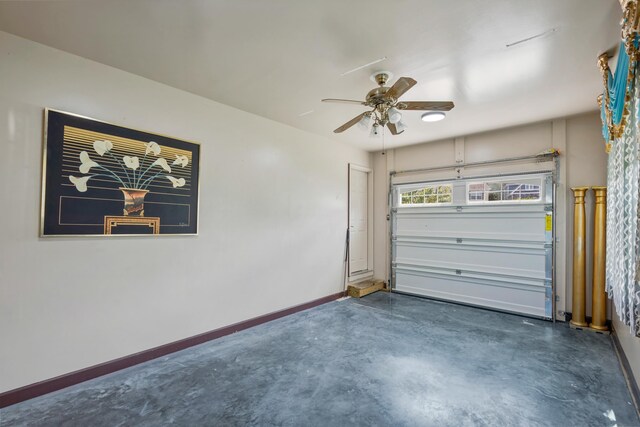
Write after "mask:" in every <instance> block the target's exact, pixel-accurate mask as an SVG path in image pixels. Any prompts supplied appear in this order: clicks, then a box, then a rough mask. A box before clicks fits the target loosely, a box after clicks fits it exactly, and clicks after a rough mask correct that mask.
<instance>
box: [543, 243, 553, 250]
mask: <svg viewBox="0 0 640 427" xmlns="http://www.w3.org/2000/svg"><path fill="white" fill-rule="evenodd" d="M544 248H545V249H553V243H545V244H544Z"/></svg>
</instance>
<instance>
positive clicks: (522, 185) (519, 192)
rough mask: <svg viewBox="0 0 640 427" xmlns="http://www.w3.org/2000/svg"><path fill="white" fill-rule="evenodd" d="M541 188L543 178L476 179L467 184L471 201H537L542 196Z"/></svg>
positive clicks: (468, 198) (468, 196) (468, 197)
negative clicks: (479, 180)
mask: <svg viewBox="0 0 640 427" xmlns="http://www.w3.org/2000/svg"><path fill="white" fill-rule="evenodd" d="M541 189H542V180H541V178H523V179H510V180H505V181H481V182H478V181H476V182H470V183H469V184H468V185H467V200H468V201H469V202H470V203H500V202H535V201H539V200H540V199H541V197H542V193H541V191H542V190H541Z"/></svg>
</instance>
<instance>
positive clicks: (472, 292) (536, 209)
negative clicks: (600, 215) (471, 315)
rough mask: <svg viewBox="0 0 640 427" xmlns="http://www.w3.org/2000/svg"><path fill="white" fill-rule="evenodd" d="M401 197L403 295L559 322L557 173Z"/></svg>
mask: <svg viewBox="0 0 640 427" xmlns="http://www.w3.org/2000/svg"><path fill="white" fill-rule="evenodd" d="M393 190H394V191H393V208H392V225H391V230H392V236H391V239H392V265H391V267H392V270H391V271H392V277H391V281H392V286H393V288H394V290H395V291H398V292H404V293H409V294H415V295H421V296H426V297H431V298H437V299H443V300H449V301H455V302H461V303H465V304H471V305H477V306H482V307H489V308H493V309H497V310H503V311H509V312H514V313H519V314H525V315H529V316H535V317H542V318H547V319H550V318H551V317H552V295H553V283H552V276H553V275H552V263H553V244H552V241H553V234H552V226H553V179H552V176H551V174H535V175H520V176H508V177H505V176H502V177H499V178H476V179H465V180H456V181H450V182H423V183H412V184H402V185H395V186H394V187H393Z"/></svg>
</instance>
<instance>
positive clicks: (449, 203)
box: [397, 181, 453, 208]
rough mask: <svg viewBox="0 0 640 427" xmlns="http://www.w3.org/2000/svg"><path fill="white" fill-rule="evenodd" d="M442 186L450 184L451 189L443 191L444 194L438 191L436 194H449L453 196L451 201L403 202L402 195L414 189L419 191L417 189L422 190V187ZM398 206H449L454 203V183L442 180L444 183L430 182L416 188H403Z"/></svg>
mask: <svg viewBox="0 0 640 427" xmlns="http://www.w3.org/2000/svg"><path fill="white" fill-rule="evenodd" d="M440 186H448V187H449V188H450V189H451V192H450V193H443V194H438V193H436V194H435V196H436V197H437V196H439V195H444V194H447V195H449V196H451V201H450V202H436V203H408V204H404V203H402V195H403V194H406V193H410V192H412V191H417V190H422V189H426V188H437V187H440ZM433 195H434V194H430V196H433ZM397 197H398V206H399V207H403V208H424V207H430V206H449V205H452V204H453V183H452V182H450V181H446V182H442V183H437V184H428V185H420V186H416V187H415V188H412V187H408V188H403V189H402V190H398V194H397Z"/></svg>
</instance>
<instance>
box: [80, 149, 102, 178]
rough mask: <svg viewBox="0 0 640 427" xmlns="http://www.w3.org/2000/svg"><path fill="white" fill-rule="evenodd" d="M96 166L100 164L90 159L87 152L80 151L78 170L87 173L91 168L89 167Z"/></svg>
mask: <svg viewBox="0 0 640 427" xmlns="http://www.w3.org/2000/svg"><path fill="white" fill-rule="evenodd" d="M96 166H100V165H98V163H96V162H94V161H93V160H91V157H89V153H87V152H86V151H82V152H81V153H80V167H79V168H78V169H80V172H82V173H88V172H89V171H90V170H91V168H93V167H96Z"/></svg>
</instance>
